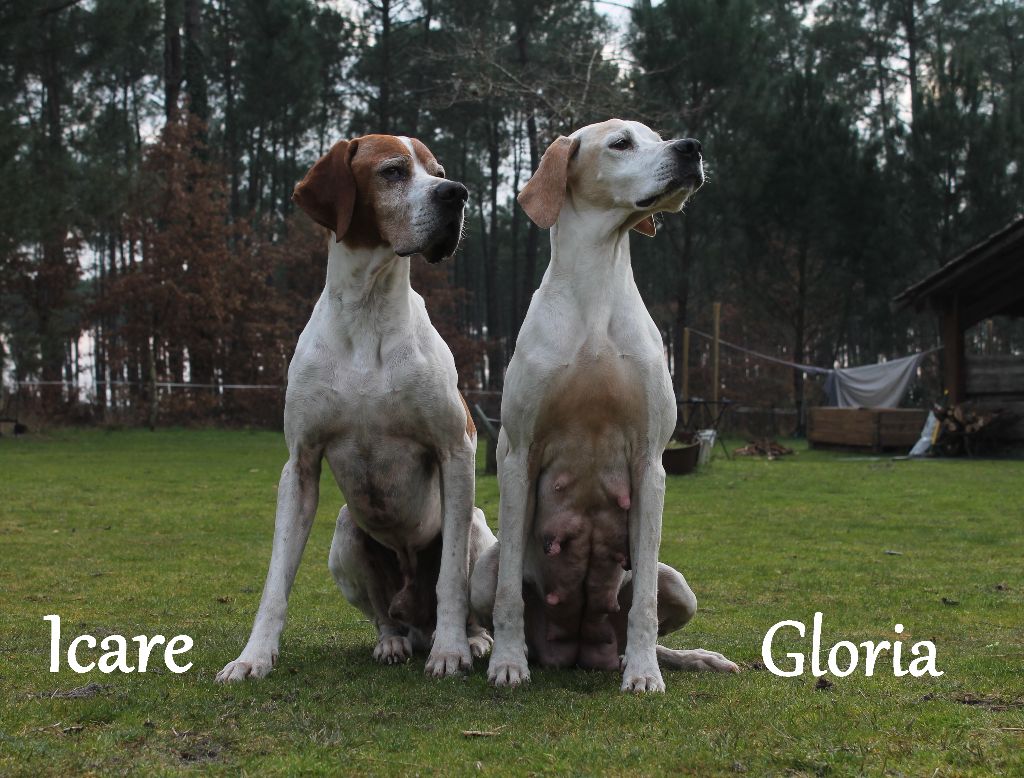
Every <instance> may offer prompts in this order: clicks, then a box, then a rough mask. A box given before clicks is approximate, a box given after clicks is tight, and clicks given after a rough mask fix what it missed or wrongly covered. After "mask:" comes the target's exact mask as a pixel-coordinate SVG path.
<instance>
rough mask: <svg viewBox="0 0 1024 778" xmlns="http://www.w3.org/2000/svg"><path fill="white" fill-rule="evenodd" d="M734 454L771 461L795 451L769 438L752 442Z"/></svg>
mask: <svg viewBox="0 0 1024 778" xmlns="http://www.w3.org/2000/svg"><path fill="white" fill-rule="evenodd" d="M732 453H734V454H735V455H736V456H738V457H768V458H769V459H775V457H782V456H786V455H787V454H792V453H793V449H791V448H786V447H785V446H783V445H782V444H780V443H777V442H775V441H774V440H769V439H768V438H759V439H757V440H752V441H750V442H749V443H748V444H747V445H745V446H743V447H742V448H738V449H736V450H735V451H733V452H732Z"/></svg>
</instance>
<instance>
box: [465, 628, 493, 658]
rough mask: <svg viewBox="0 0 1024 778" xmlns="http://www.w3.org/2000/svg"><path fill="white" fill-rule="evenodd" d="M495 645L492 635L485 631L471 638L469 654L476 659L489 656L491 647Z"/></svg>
mask: <svg viewBox="0 0 1024 778" xmlns="http://www.w3.org/2000/svg"><path fill="white" fill-rule="evenodd" d="M493 645H494V638H492V637H491V633H490V632H488V631H487V630H485V629H482V630H480V631H479V632H477V633H476V634H474V635H470V636H469V653H471V654H472V655H473V658H474V659H478V658H480V657H482V656H487V653H488V652H489V651H490V650H491V646H493Z"/></svg>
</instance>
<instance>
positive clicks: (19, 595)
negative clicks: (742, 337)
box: [0, 430, 1024, 775]
mask: <svg viewBox="0 0 1024 778" xmlns="http://www.w3.org/2000/svg"><path fill="white" fill-rule="evenodd" d="M284 455H285V451H284V444H283V439H282V436H281V435H279V434H274V433H268V432H238V431H233V432H225V431H182V430H171V431H160V432H157V433H149V432H145V431H118V432H103V431H67V432H53V433H50V434H49V435H45V436H40V437H29V438H27V439H22V440H12V439H10V438H4V439H2V440H0V484H2V486H0V495H2V499H0V774H12V773H13V774H32V775H39V774H61V773H63V774H66V773H69V772H95V773H108V772H132V773H147V774H148V773H175V772H179V771H187V770H191V771H203V772H224V773H232V774H235V773H238V772H239V771H245V772H247V773H249V774H252V775H262V774H268V773H274V774H281V773H288V774H297V773H339V772H341V773H373V774H389V773H439V774H445V775H447V774H466V773H476V772H483V773H504V774H513V773H515V774H518V773H546V772H577V773H613V774H635V773H645V774H653V773H668V772H671V773H685V774H693V775H709V774H732V773H747V774H749V775H765V774H778V775H782V774H786V775H790V774H796V775H811V774H833V775H852V774H861V773H866V774H871V775H877V774H894V775H896V774H902V775H988V774H996V773H998V774H1004V775H1014V774H1015V775H1022V774H1024V531H1022V530H1024V463H1022V462H1019V461H1018V462H1011V461H1001V462H995V461H921V462H894V461H890V460H888V459H876V460H873V461H872V460H863V459H862V460H853V459H851V458H850V457H849V455H847V456H845V457H844V456H843V455H835V454H823V453H818V452H808V451H806V450H804V449H802V448H801V449H800V450H799V452H798V454H797V455H796V456H793V457H788V458H786V459H782V460H777V461H773V462H768V461H758V460H749V459H746V460H735V461H727V460H725V459H724V458H722V457H721V453H720V452H719V456H718V458H716V459H715V461H714V462H713V463H712V465H711V467H710V468H709V469H707V470H706V471H704V472H702V473H700V474H698V475H696V476H689V477H685V478H670V479H669V485H668V495H667V499H666V507H665V529H664V536H663V538H664V539H663V543H662V559H663V560H665V561H666V562H668V563H670V564H672V565H674V566H676V567H677V568H679V569H680V570H681V571H683V573H684V574H685V575H686V577H687V579H688V580H689V582H690V585H691V586H692V587H693V589H694V591H695V592H696V594H697V597H698V599H699V601H700V610H699V612H698V614H697V616H696V617H695V619H694V620H693V622H692V623H691V624H690V625H689V626H688V627H687V628H686V629H685V630H683V631H682V632H679V633H676V634H674V635H671V636H669V637H668V638H667V640H666V643H667V644H668V645H670V646H673V647H689V646H692V647H704V648H711V649H715V650H718V651H721V652H722V653H724V654H725V655H726V656H728V657H730V658H731V659H733V660H735V661H737V662H739V663H741V664H743V665H744V666H745V668H746V669H745V671H744V672H742V673H741V674H740V675H728V676H727V675H712V674H692V673H667V674H666V683H667V685H668V692H667V693H666V694H665V695H657V696H644V697H637V696H630V695H624V694H621V693H620V692H619V691H618V687H619V678H618V676H617V675H614V674H604V673H588V672H583V671H543V670H537V669H535V670H534V671H533V682H532V684H530V685H529V686H528V687H527V688H524V689H520V690H514V691H505V690H500V691H499V690H495V689H492V688H490V687H489V686H488V685H487V682H486V678H485V672H484V671H485V663H484V662H483V661H480V662H478V663H477V666H476V668H475V669H474V672H473V674H472V675H470V676H469V677H468V678H465V679H458V680H456V679H450V680H446V681H434V680H430V679H427V678H425V677H424V676H423V658H422V657H420V658H417V659H416V661H414V662H412V663H411V664H409V665H407V666H402V667H378V666H376V665H375V664H374V662H373V661H372V659H371V657H370V651H371V649H372V647H373V643H374V634H373V630H372V628H371V626H370V625H369V624H368V623H367V622H366V621H365V620H364V619H363V618H362V617H361V615H360V614H359V613H358V612H357V611H356V610H355V609H354V608H352V607H351V606H349V605H348V604H347V603H346V602H345V601H344V599H343V598H342V596H341V594H340V593H339V592H338V591H337V590H336V589H335V586H334V583H333V581H332V580H331V577H330V574H329V573H328V571H327V551H328V548H329V545H330V540H331V535H332V532H333V526H334V518H335V516H336V515H337V512H338V509H339V507H340V506H341V503H342V499H341V495H340V494H339V493H338V490H337V488H336V487H335V486H334V485H333V483H328V481H329V479H330V476H329V475H327V474H326V468H325V476H324V485H323V488H322V489H321V495H322V499H321V505H320V511H319V514H318V516H317V522H316V524H315V526H314V528H313V533H312V537H311V539H310V542H309V545H308V546H307V549H306V556H305V562H304V564H303V566H302V567H301V569H300V570H299V576H298V580H297V582H296V585H295V589H294V591H293V594H292V598H291V604H290V610H289V619H288V626H287V628H286V630H285V633H284V638H283V641H282V647H281V649H282V651H281V661H280V664H279V666H278V669H277V670H276V671H275V672H274V673H272V674H271V675H270V676H269V677H268V678H267V679H265V680H263V681H260V682H253V683H246V684H244V685H238V686H228V687H225V686H219V685H216V684H214V682H213V677H214V675H215V673H216V672H217V671H218V670H219V669H220V668H221V667H222V666H223V665H224V663H226V662H227V661H228V660H230V659H233V658H234V657H235V656H236V655H237V654H238V652H239V650H240V649H241V648H242V646H243V645H244V643H245V640H246V637H247V636H248V631H249V628H250V626H251V623H252V618H253V615H254V613H255V610H256V605H257V602H258V600H259V596H260V591H261V588H262V585H263V579H264V575H265V573H266V568H267V561H268V559H269V554H270V542H271V535H272V527H273V516H274V504H275V488H276V483H277V476H278V474H279V473H280V468H281V465H282V464H283V462H284ZM477 504H478V505H480V506H481V507H482V508H483V509H484V511H485V512H486V514H487V517H488V519H489V520H490V521H491V523H492V525H494V524H495V523H496V521H497V515H496V514H497V505H498V494H497V486H496V483H495V479H493V478H485V477H481V478H480V479H479V480H478V485H477ZM886 551H896V552H899V553H898V554H892V553H886ZM816 610H820V611H823V612H824V614H825V626H824V636H823V644H824V646H825V647H826V650H827V648H828V647H830V646H831V645H832V644H833V643H835V642H836V641H838V640H840V639H847V640H851V641H854V642H858V643H859V642H860V641H862V640H876V641H877V640H881V639H890V640H891V639H895V637H896V636H895V635H894V634H893V625H894V624H895V623H896V622H901V623H903V624H904V625H906V632H905V634H904V640H905V651H906V650H908V649H909V646H910V644H911V643H912V642H914V641H916V640H922V639H928V640H932V641H934V642H935V644H936V646H937V648H938V666H939V669H940V670H942V671H943V672H944V673H945V674H944V675H943V676H942V677H941V678H912V677H910V676H906V677H902V678H896V677H894V676H893V675H892V672H891V660H890V663H889V664H888V665H887V664H885V663H882V664H881V665H880V670H879V671H876V674H875V675H874V676H873V677H870V678H867V677H865V676H864V675H863V674H862V672H861V671H860V670H858V672H857V673H855V674H854V675H851V676H849V677H846V678H831V679H830V680H832V681H833V682H834V685H833V686H831V687H829V688H825V689H818V688H816V683H815V681H816V679H815V678H814V677H813V676H811V675H810V672H809V670H808V672H807V674H806V675H804V676H802V677H799V678H779V677H776V676H774V675H772V674H770V673H768V672H766V671H765V670H763V669H760V665H759V664H758V663H759V660H760V653H761V641H762V639H763V637H764V634H765V632H766V631H767V630H768V628H769V627H770V626H771V625H772V624H774V623H775V622H777V621H780V620H783V619H797V620H800V621H803V622H805V623H806V624H807V625H808V630H809V629H810V623H811V619H812V616H813V613H814V611H816ZM49 613H58V614H60V615H61V617H62V620H63V632H64V642H63V648H65V649H66V647H67V643H68V642H69V641H70V639H71V638H72V637H74V636H77V635H79V634H83V633H90V634H92V635H95V636H98V637H102V636H106V635H110V634H114V633H117V634H122V635H126V636H128V637H129V638H130V637H131V636H133V635H137V634H140V633H144V634H147V635H153V634H155V633H161V634H164V635H166V636H168V637H169V636H171V635H175V634H178V633H186V634H188V635H190V636H192V637H193V638H194V639H195V648H194V649H193V650H192V651H191V652H190V653H189V654H188V655H187V657H188V659H190V660H191V661H193V662H194V663H195V664H194V666H193V668H192V670H191V671H190V672H188V673H185V674H183V675H174V674H172V673H170V672H168V671H167V670H166V669H164V666H163V661H162V654H154V657H153V659H152V660H151V664H150V667H151V670H150V672H148V673H146V674H145V675H139V674H137V673H136V674H132V675H117V674H112V675H103V674H101V673H99V672H98V671H94V672H92V673H90V674H88V675H81V676H80V675H76V674H75V673H73V672H71V671H70V670H67V669H63V670H62V671H61V672H60V673H59V674H51V673H50V672H49V671H48V665H49V624H48V623H47V622H45V621H43V618H42V617H43V616H44V615H46V614H49ZM786 636H793V632H792V631H788V632H784V633H782V637H784V638H785V637H786ZM809 643H810V634H809V632H808V637H807V640H806V641H801V640H799V639H792V638H791V637H790V638H787V639H783V640H781V641H780V642H779V643H778V644H777V649H776V654H777V656H779V657H780V659H779V663H780V664H783V662H784V661H785V660H784V659H782V658H781V655H782V654H783V653H784V652H785V651H795V650H802V651H805V652H807V651H809ZM96 653H98V652H93V653H92V658H95V656H96ZM861 664H862V666H863V660H862V663H861ZM887 668H888V669H887ZM89 682H96V683H97V684H100V685H101V686H100V687H99V688H98V689H97V688H96V687H93V690H94V691H95V692H96V693H95V694H93V695H92V696H88V697H84V698H72V699H68V698H64V697H59V696H58V697H54V696H53V692H55V691H67V690H70V689H74V688H75V687H81V686H82V685H84V684H86V683H89ZM471 730H472V731H478V732H483V733H487V734H486V735H485V736H478V737H473V736H468V735H466V734H465V732H466V731H471Z"/></svg>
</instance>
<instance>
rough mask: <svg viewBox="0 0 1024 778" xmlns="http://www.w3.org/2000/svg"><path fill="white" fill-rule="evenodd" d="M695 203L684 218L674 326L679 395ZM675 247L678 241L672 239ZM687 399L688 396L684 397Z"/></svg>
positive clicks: (674, 382)
mask: <svg viewBox="0 0 1024 778" xmlns="http://www.w3.org/2000/svg"><path fill="white" fill-rule="evenodd" d="M693 210H694V205H693V203H691V204H690V206H689V210H688V212H687V214H686V216H685V217H684V218H683V242H682V246H681V247H680V248H679V278H678V279H677V281H676V316H675V321H674V322H673V326H672V363H673V367H674V368H675V370H674V371H673V373H672V388H673V389H675V393H676V396H677V397H680V393H681V392H682V388H683V365H684V364H685V363H686V360H687V358H688V357H689V355H688V354H685V353H683V341H684V340H685V339H684V338H683V330H685V329H686V328H687V327H688V326H689V325H690V311H689V308H690V264H691V261H692V255H693V229H692V228H691V226H690V220H691V219H692V218H693ZM672 245H673V247H675V246H676V241H674V240H673V241H672ZM681 399H683V400H686V399H688V398H686V397H682V398H681Z"/></svg>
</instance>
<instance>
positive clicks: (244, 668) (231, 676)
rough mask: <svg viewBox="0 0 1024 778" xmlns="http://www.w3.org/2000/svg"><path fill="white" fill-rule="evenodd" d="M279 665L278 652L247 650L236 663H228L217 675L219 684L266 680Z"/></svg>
mask: <svg viewBox="0 0 1024 778" xmlns="http://www.w3.org/2000/svg"><path fill="white" fill-rule="evenodd" d="M275 664H277V651H275V650H273V649H261V650H256V651H250V650H249V649H248V648H246V650H245V651H243V652H242V655H241V656H240V657H238V659H236V660H235V661H234V662H228V663H227V664H226V665H224V669H223V670H221V671H220V672H219V673H217V683H240V682H241V681H244V680H245V679H246V678H252V679H258V678H266V677H267V675H268V674H269V673H270V671H271V670H273V669H274V665H275Z"/></svg>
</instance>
